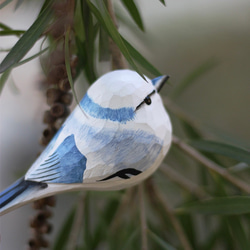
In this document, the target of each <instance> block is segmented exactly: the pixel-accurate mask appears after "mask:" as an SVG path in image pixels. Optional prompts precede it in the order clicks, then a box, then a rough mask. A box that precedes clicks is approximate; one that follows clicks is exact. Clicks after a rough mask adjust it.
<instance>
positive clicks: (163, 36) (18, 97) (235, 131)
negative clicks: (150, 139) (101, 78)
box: [0, 0, 250, 250]
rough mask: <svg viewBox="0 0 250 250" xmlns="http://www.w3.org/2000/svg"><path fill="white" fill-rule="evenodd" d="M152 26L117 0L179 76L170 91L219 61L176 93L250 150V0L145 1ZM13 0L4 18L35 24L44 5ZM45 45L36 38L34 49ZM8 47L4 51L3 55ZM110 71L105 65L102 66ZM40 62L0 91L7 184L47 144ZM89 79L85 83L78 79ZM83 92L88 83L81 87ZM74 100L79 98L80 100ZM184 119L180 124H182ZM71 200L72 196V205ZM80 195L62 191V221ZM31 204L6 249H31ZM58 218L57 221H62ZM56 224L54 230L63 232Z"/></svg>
mask: <svg viewBox="0 0 250 250" xmlns="http://www.w3.org/2000/svg"><path fill="white" fill-rule="evenodd" d="M137 3H138V6H139V7H140V10H141V15H142V17H143V21H144V25H145V33H143V32H141V31H138V29H136V27H135V26H134V24H133V22H132V21H131V23H130V22H127V21H126V23H125V22H124V20H129V19H128V17H127V16H126V15H125V13H124V11H121V10H120V7H121V6H120V5H119V4H117V5H116V6H115V7H116V10H117V13H118V16H119V18H120V22H119V29H120V31H121V33H122V34H123V35H124V36H125V37H126V38H127V39H128V40H129V41H130V42H131V43H132V44H133V45H134V46H135V47H136V48H137V49H138V50H139V51H140V52H141V53H142V54H143V55H144V56H145V57H146V58H147V59H148V60H149V61H150V62H151V63H152V64H153V65H154V66H155V67H156V68H158V69H159V70H160V71H161V72H162V73H163V74H168V75H170V76H171V86H168V87H167V88H166V89H165V90H164V91H165V92H164V94H165V95H169V96H171V94H173V92H174V89H175V87H176V86H178V84H179V83H180V82H181V81H182V80H183V79H184V78H185V77H186V76H187V75H189V74H190V73H191V72H192V71H194V70H195V69H197V68H198V67H200V66H201V65H202V64H204V63H210V62H212V63H213V64H214V67H213V68H211V70H209V71H208V72H207V73H206V74H204V75H202V76H201V77H200V78H199V79H197V81H196V82H195V84H193V85H192V86H191V87H190V88H188V90H187V91H185V92H183V93H182V94H181V95H180V96H179V97H178V98H177V99H176V100H175V103H176V104H178V106H179V107H181V108H182V109H183V110H184V111H185V112H187V113H188V114H190V115H191V116H192V117H194V119H196V120H197V121H199V122H200V123H202V124H204V126H206V127H208V128H210V129H211V131H212V132H213V133H215V134H220V136H221V141H224V142H227V143H231V144H235V145H238V146H241V147H245V148H247V149H250V140H249V139H250V130H249V124H250V116H249V113H250V112H249V110H250V108H249V107H250V77H249V74H250V1H249V0H238V1H233V0H220V1H218V0H217V1H216V0H203V1H200V0H174V1H173V0H167V1H166V3H167V7H164V6H163V5H162V4H161V3H160V2H159V1H143V0H138V1H137ZM14 6H15V4H9V5H8V6H7V7H6V8H4V9H1V10H0V22H2V23H5V24H6V25H8V26H10V27H12V28H15V29H27V28H28V27H29V26H30V25H31V24H32V22H33V21H34V20H35V18H36V16H37V14H38V12H39V10H40V6H41V5H40V4H39V3H37V2H36V3H35V2H31V1H29V2H28V4H24V5H22V6H21V7H20V8H18V9H17V10H15V9H14ZM16 40H17V39H16V38H15V37H0V49H1V50H5V49H8V48H10V47H11V46H13V44H14V43H15V41H16ZM38 50H39V44H36V45H35V46H34V47H33V49H32V50H31V51H30V52H29V54H28V55H27V56H31V55H33V54H34V53H36V52H37V51H38ZM5 55H6V53H4V52H1V53H0V61H2V59H3V58H4V56H5ZM102 71H103V70H102V69H99V73H101V72H102ZM42 77H43V76H42V70H41V67H40V62H39V60H38V59H35V60H33V61H31V62H29V63H27V64H25V65H23V66H20V67H18V68H16V69H14V70H13V71H12V74H11V77H10V79H9V80H8V83H7V84H6V86H5V87H4V89H3V91H2V94H1V98H0V190H2V189H4V188H5V187H7V186H8V185H9V184H11V183H12V182H13V181H15V180H16V179H17V178H18V177H20V176H21V175H23V174H24V173H25V171H26V170H27V169H28V167H29V166H30V165H31V163H32V162H33V161H34V159H35V158H36V156H37V154H38V153H39V152H40V151H41V150H42V147H41V146H39V143H38V141H39V138H40V136H41V132H42V130H43V127H44V125H43V124H42V115H43V112H44V110H45V109H46V108H47V107H46V104H45V98H44V95H43V92H42V91H40V85H39V83H40V82H41V80H42ZM78 85H79V86H80V85H81V82H78ZM79 86H78V87H77V89H79V91H78V96H79V97H81V96H82V95H83V93H84V90H81V88H80V87H79ZM72 106H74V105H72ZM175 130H178V124H176V127H175V124H174V131H175ZM65 199H67V200H69V202H68V203H67V204H68V207H67V205H66V202H65ZM74 199H75V196H74V195H71V194H63V195H60V196H59V198H58V201H57V208H59V207H60V206H62V207H65V209H55V211H56V215H55V217H54V218H53V220H54V221H56V223H57V222H59V223H60V222H61V218H63V217H64V215H65V214H66V213H67V211H68V209H69V208H70V204H72V203H73V200H74ZM31 214H32V209H31V205H26V206H24V207H22V208H19V209H17V210H16V211H13V212H11V213H10V214H7V215H4V216H3V217H1V218H0V235H1V238H0V249H1V250H6V249H7V250H8V249H13V250H15V249H24V248H25V244H26V242H27V239H28V235H29V230H30V229H29V227H28V220H29V216H31ZM55 225H57V224H55ZM57 229H58V228H56V226H55V230H54V233H53V234H52V235H50V236H49V237H53V235H54V234H55V233H56V232H57Z"/></svg>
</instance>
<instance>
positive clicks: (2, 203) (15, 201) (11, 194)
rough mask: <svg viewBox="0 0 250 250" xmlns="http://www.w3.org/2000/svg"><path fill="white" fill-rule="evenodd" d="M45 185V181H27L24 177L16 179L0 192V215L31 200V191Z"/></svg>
mask: <svg viewBox="0 0 250 250" xmlns="http://www.w3.org/2000/svg"><path fill="white" fill-rule="evenodd" d="M46 187H47V184H46V183H40V182H34V181H27V180H24V178H21V179H19V180H17V181H16V182H15V183H13V184H12V185H11V186H9V187H8V188H7V189H5V190H4V191H3V192H1V193H0V215H3V214H5V213H8V212H9V211H10V210H12V209H14V208H16V207H19V206H22V205H24V204H25V203H27V202H29V201H31V200H33V199H34V195H33V192H34V191H35V192H36V191H38V190H41V189H44V188H46Z"/></svg>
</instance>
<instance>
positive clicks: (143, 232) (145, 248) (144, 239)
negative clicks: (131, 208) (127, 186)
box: [138, 183, 148, 250]
mask: <svg viewBox="0 0 250 250" xmlns="http://www.w3.org/2000/svg"><path fill="white" fill-rule="evenodd" d="M138 189H139V199H140V219H141V243H142V244H141V249H142V250H148V239H147V218H146V212H145V203H144V187H143V183H141V184H140V185H139V187H138Z"/></svg>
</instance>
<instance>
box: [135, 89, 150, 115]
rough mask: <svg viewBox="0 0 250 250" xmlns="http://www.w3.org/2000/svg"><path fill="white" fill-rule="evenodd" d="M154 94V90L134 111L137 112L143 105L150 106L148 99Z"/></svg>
mask: <svg viewBox="0 0 250 250" xmlns="http://www.w3.org/2000/svg"><path fill="white" fill-rule="evenodd" d="M154 93H155V90H153V91H152V92H151V93H150V94H149V95H148V96H147V97H146V98H145V99H144V100H143V102H141V103H140V104H139V105H138V106H137V107H136V109H135V111H136V110H138V109H139V108H140V107H141V106H142V105H143V104H144V103H146V104H147V105H150V104H151V103H152V100H151V98H150V96H151V95H153V94H154Z"/></svg>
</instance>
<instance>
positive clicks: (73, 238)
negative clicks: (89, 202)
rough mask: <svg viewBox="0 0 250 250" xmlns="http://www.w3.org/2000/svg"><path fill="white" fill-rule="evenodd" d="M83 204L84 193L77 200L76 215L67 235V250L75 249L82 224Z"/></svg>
mask: <svg viewBox="0 0 250 250" xmlns="http://www.w3.org/2000/svg"><path fill="white" fill-rule="evenodd" d="M84 202H85V192H82V193H81V194H80V197H79V199H78V203H77V208H76V214H75V218H74V222H73V226H72V230H71V232H70V235H69V241H68V246H67V249H68V250H74V249H76V245H77V239H78V235H79V233H80V230H81V227H82V222H83V216H84Z"/></svg>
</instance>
